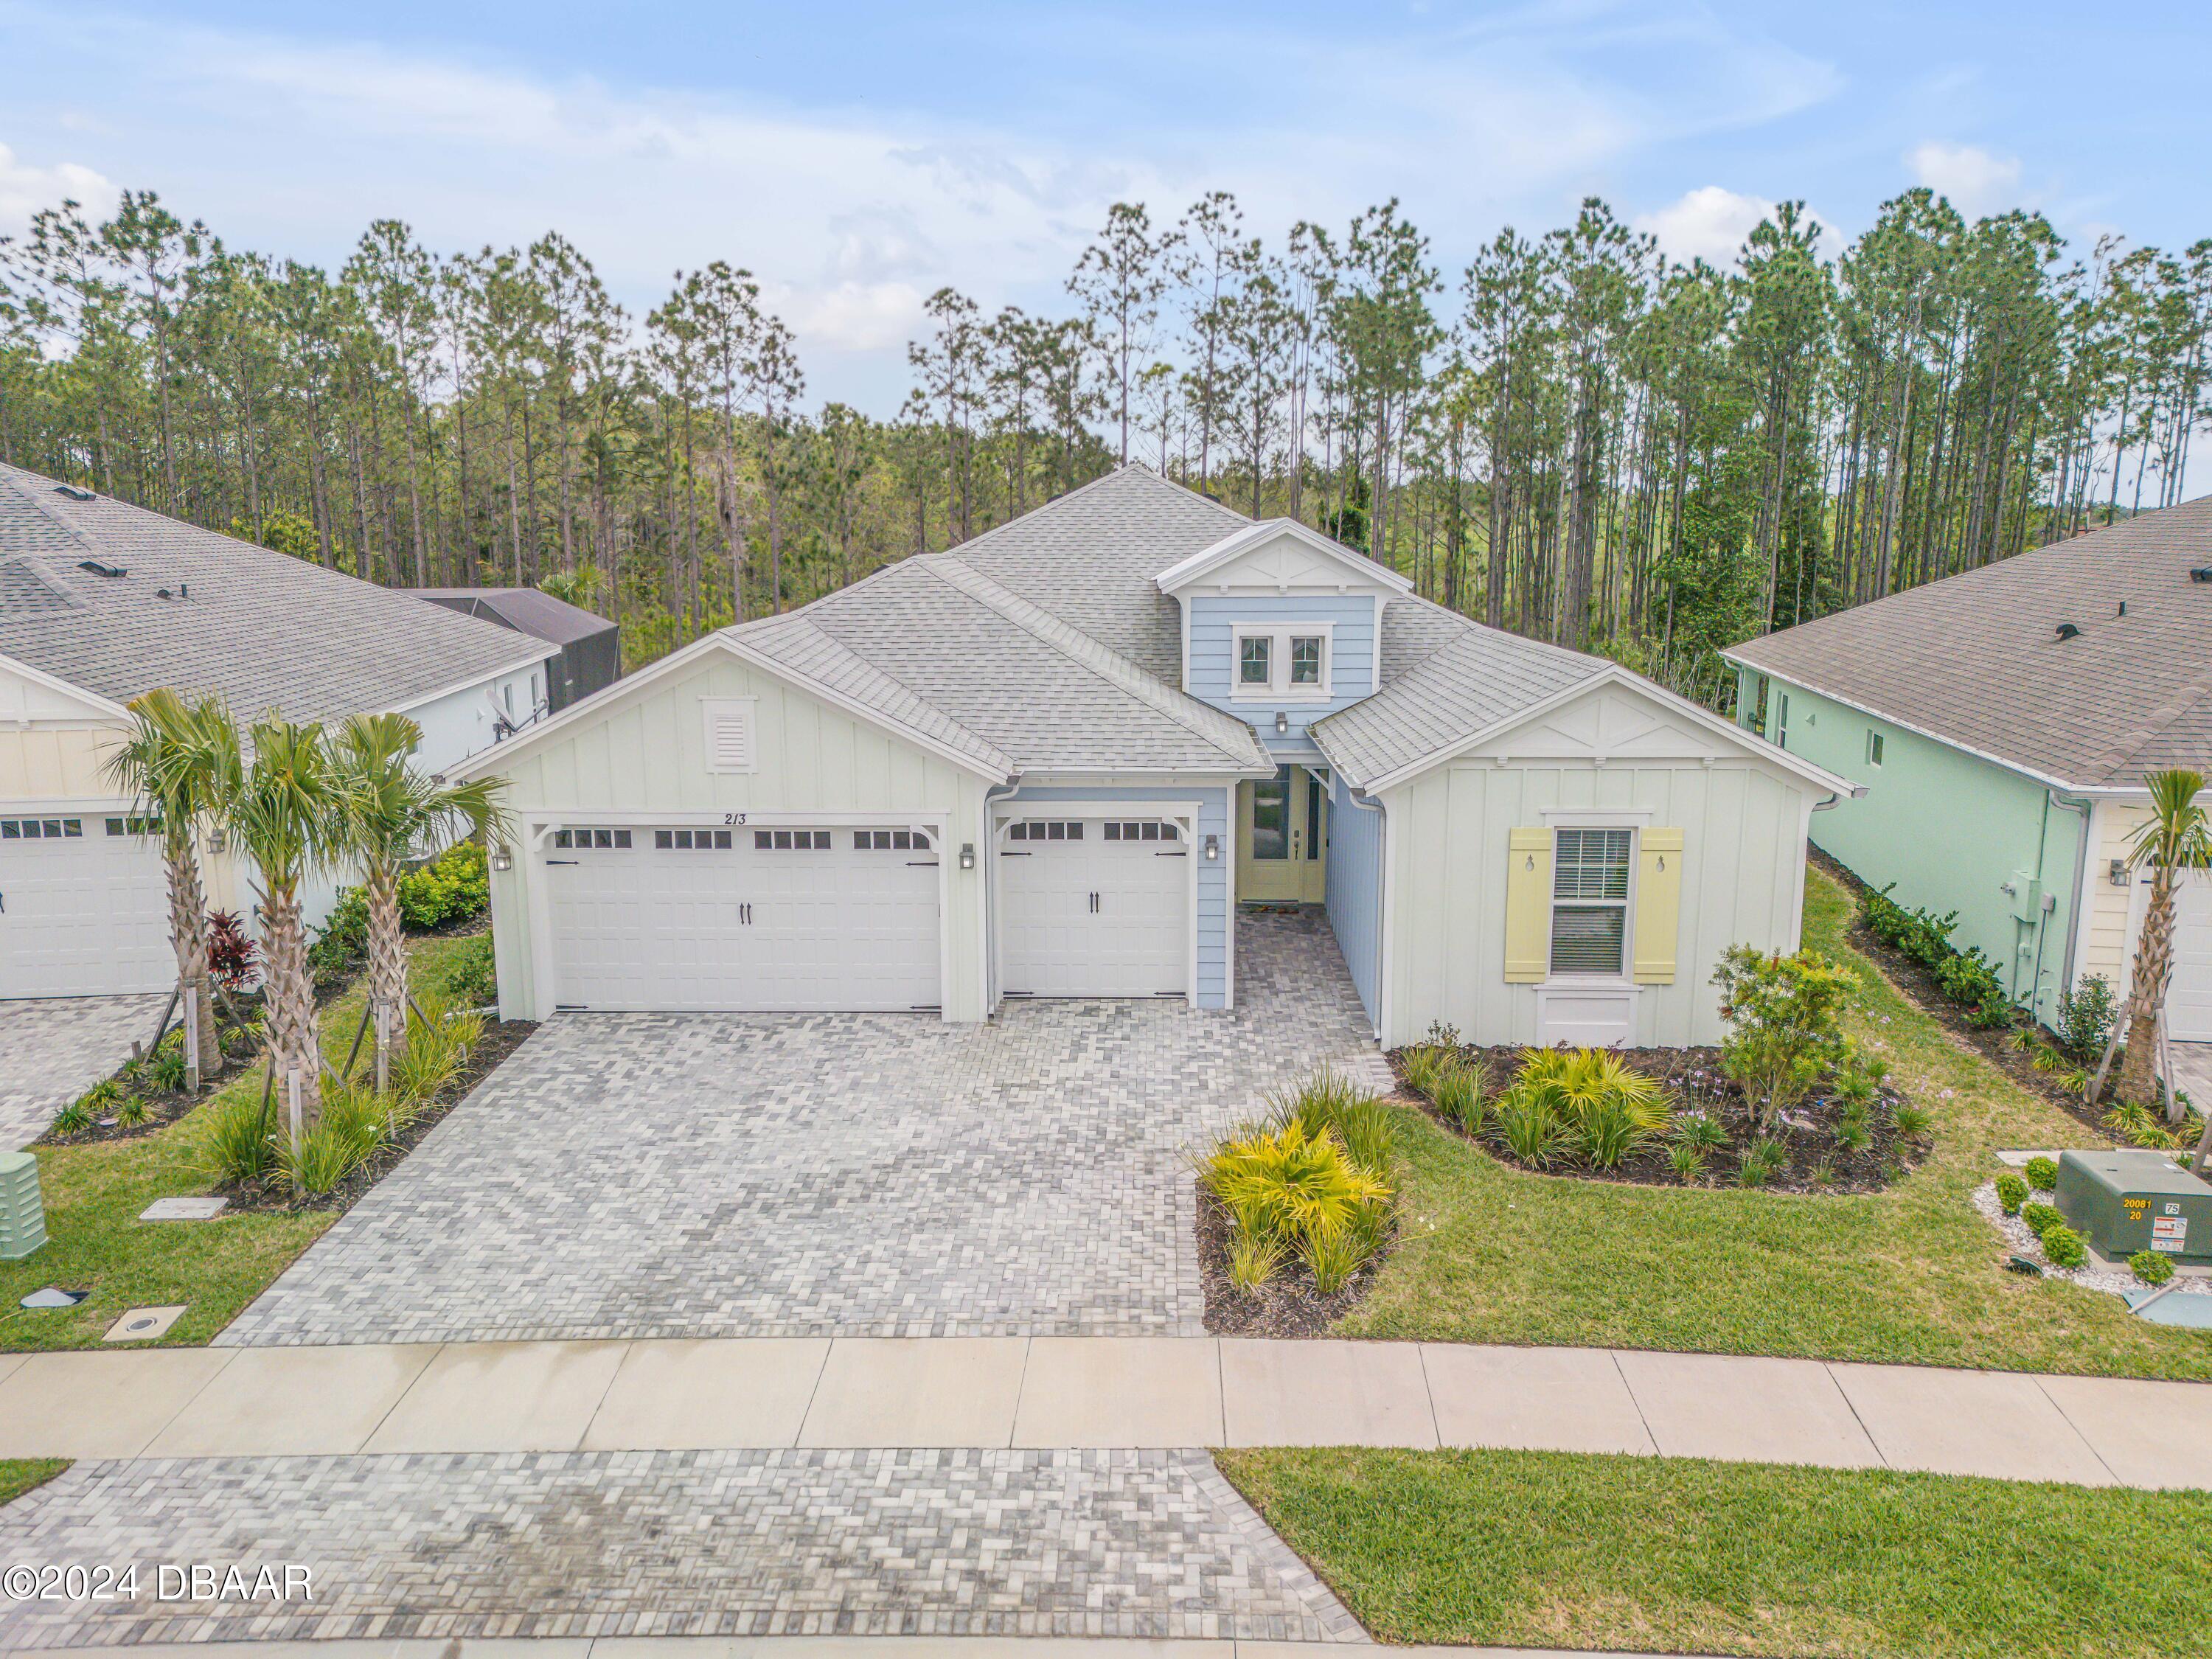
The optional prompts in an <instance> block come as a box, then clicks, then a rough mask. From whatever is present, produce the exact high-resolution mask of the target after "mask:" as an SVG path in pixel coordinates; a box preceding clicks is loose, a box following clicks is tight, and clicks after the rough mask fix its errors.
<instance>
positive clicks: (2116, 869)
mask: <svg viewBox="0 0 2212 1659" xmlns="http://www.w3.org/2000/svg"><path fill="white" fill-rule="evenodd" d="M2127 884H2128V861H2127V860H2125V859H2114V860H2112V885H2113V886H2115V887H2124V886H2126V885H2127Z"/></svg>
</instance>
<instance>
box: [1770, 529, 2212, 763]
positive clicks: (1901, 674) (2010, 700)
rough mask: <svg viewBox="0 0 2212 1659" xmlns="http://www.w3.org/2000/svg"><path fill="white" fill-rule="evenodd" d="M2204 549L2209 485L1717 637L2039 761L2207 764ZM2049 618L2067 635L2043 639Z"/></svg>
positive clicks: (1903, 717) (1822, 682)
mask: <svg viewBox="0 0 2212 1659" xmlns="http://www.w3.org/2000/svg"><path fill="white" fill-rule="evenodd" d="M2206 565H2212V496H2207V497H2204V498H2203V499H2201V500H2198V501H2186V502H2184V503H2183V504H2181V505H2180V506H2179V507H2167V508H2166V509H2164V510H2163V511H2161V512H2156V513H2143V514H2142V515H2140V516H2139V517H2136V518H2133V519H2130V520H2127V521H2126V522H2124V523H2122V524H2118V525H2114V526H2112V527H2111V528H2109V529H2106V530H2098V531H2093V532H2090V533H2089V534H2087V535H2086V536H2077V537H2075V538H2073V539H2071V540H2069V541H2063V542H2056V543H2053V544H2051V545H2050V546H2047V547H2041V548H2037V549H2035V550H2033V551H2030V552H2026V553H2021V554H2016V555H2015V556H2013V557H2011V558H2008V559H2002V560H1999V561H1998V562H1996V563H1994V564H1990V565H1985V566H1984V567H1982V568H1979V569H1977V570H1969V571H1966V572H1964V573H1962V574H1959V575H1956V576H1950V577H1947V578H1945V579H1944V580H1941V581H1934V582H1929V583H1927V584H1925V585H1924V586H1919V587H1915V588H1910V589H1907V590H1906V591H1905V592H1902V593H1894V594H1892V595H1890V596H1889V597H1888V598H1887V599H1876V600H1875V601H1874V602H1873V603H1871V604H1869V605H1859V606H1857V607H1856V608H1854V609H1852V610H1850V611H1838V612H1837V613H1836V614H1835V615H1833V616H1830V617H1820V619H1819V620H1818V621H1815V622H1809V623H1803V624H1802V625H1801V626H1799V627H1796V628H1791V629H1784V631H1783V632H1781V633H1779V634H1769V635H1765V636H1764V637H1763V638H1759V639H1754V640H1747V641H1744V642H1743V643H1742V644H1741V645H1738V646H1735V647H1731V648H1730V650H1729V653H1728V654H1729V656H1730V657H1731V658H1733V659H1735V660H1736V661H1738V662H1741V663H1744V664H1747V665H1750V666H1751V667H1753V668H1756V669H1759V670H1761V671H1765V672H1767V673H1771V674H1772V675H1774V676H1775V677H1776V678H1779V679H1783V680H1786V681H1789V682H1790V683H1791V684H1797V685H1802V686H1804V687H1806V688H1807V689H1808V690H1814V691H1819V692H1823V693H1826V694H1827V695H1828V696H1833V697H1836V698H1838V699H1839V700H1841V701H1843V702H1849V703H1851V704H1854V705H1856V706H1857V707H1859V708H1864V709H1867V710H1868V711H1869V712H1871V713H1872V714H1875V715H1877V716H1880V717H1883V718H1886V719H1888V720H1893V721H1895V722H1897V723H1898V724H1899V725H1900V726H1909V727H1911V728H1914V729H1916V730H1918V731H1921V732H1927V733H1929V734H1930V735H1932V736H1934V737H1936V738H1942V739H1943V740H1945V741H1947V742H1949V743H1952V744H1957V745H1959V746H1960V747H1961V748H1965V749H1969V750H1974V751H1976V752H1978V753H1980V754H1983V755H1986V756H1989V757H1992V758H1994V759H1996V760H1998V761H2001V762H2003V763H2007V764H2009V765H2014V766H2017V767H2020V768H2021V769H2024V770H2027V771H2028V772H2031V773H2033V774H2035V775H2039V776H2040V777H2043V778H2046V779H2049V780H2052V781H2057V782H2059V783H2062V784H2067V785H2070V786H2072V787H2077V788H2125V787H2133V786H2136V785H2139V784H2140V783H2141V782H2142V778H2143V775H2144V774H2145V773H2147V772H2150V771H2154V770H2158V769H2161V768H2166V767H2173V766H2188V767H2192V768H2195V769H2198V770H2201V771H2202V770H2212V648H2208V647H2212V582H2197V581H2192V580H2190V575H2189V573H2190V571H2191V569H2192V568H2197V567H2199V566H2206ZM2123 601H2124V602H2125V604H2126V606H2127V610H2126V614H2125V615H2122V614H2121V612H2120V606H2121V604H2122V602H2123ZM2060 623H2073V624H2074V625H2075V627H2076V628H2078V629H2080V630H2081V633H2080V635H2079V636H2078V637H2076V638H2074V639H2070V640H2062V639H2060V638H2059V637H2058V626H2059V624H2060Z"/></svg>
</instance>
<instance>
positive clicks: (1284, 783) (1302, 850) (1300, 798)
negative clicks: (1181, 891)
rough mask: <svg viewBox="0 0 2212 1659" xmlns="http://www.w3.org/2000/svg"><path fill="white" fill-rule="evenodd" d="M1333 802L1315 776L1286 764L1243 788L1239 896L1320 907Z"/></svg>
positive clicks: (1239, 805) (1239, 808)
mask: <svg viewBox="0 0 2212 1659" xmlns="http://www.w3.org/2000/svg"><path fill="white" fill-rule="evenodd" d="M1327 848H1328V795H1327V793H1326V792H1325V791H1324V790H1323V789H1322V785H1321V783H1320V781H1319V780H1317V779H1316V777H1315V776H1314V775H1313V774H1312V773H1310V772H1309V771H1307V770H1306V769H1304V767H1302V766H1285V767H1281V768H1279V769H1277V771H1276V773H1275V775H1274V776H1273V777H1272V778H1261V779H1258V780H1255V781H1252V782H1249V783H1243V784H1239V785H1238V786H1237V897H1238V898H1239V899H1244V900H1251V901H1254V902H1261V903H1277V904H1318V903H1320V902H1321V901H1322V895H1323V893H1324V891H1325V890H1326V887H1325V878H1326V872H1327V868H1328V866H1327V864H1326V862H1325V860H1324V858H1323V854H1324V852H1325V851H1326V849H1327Z"/></svg>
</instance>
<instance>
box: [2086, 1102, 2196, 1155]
mask: <svg viewBox="0 0 2212 1659" xmlns="http://www.w3.org/2000/svg"><path fill="white" fill-rule="evenodd" d="M2104 1121H2105V1127H2106V1128H2107V1129H2110V1130H2111V1131H2112V1133H2113V1134H2114V1135H2115V1136H2116V1137H2118V1139H2122V1140H2124V1141H2126V1142H2127V1143H2128V1145H2129V1146H2136V1147H2140V1148H2142V1150H2144V1151H2146V1152H2172V1150H2173V1149H2174V1148H2175V1147H2176V1146H2179V1145H2181V1144H2182V1139H2183V1138H2182V1137H2180V1136H2179V1135H2176V1134H2175V1133H2173V1132H2172V1130H2171V1129H2169V1128H2167V1127H2166V1121H2165V1120H2164V1119H2163V1118H2161V1117H2160V1115H2158V1114H2157V1113H2155V1112H2154V1111H2152V1110H2151V1109H2150V1108H2149V1107H2148V1106H2144V1105H2142V1104H2140V1103H2137V1102H2135V1101H2132V1100H2130V1101H2126V1102H2124V1103H2121V1104H2120V1105H2118V1106H2115V1107H2113V1108H2112V1110H2110V1111H2109V1112H2106V1114H2105V1119H2104ZM2189 1139H2191V1140H2192V1141H2193V1140H2194V1139H2195V1137H2194V1136H2191V1137H2189Z"/></svg>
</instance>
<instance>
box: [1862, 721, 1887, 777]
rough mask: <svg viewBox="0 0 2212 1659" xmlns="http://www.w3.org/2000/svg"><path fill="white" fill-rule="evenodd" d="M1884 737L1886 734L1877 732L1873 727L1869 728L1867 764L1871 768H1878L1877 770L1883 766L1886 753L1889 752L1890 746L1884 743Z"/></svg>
mask: <svg viewBox="0 0 2212 1659" xmlns="http://www.w3.org/2000/svg"><path fill="white" fill-rule="evenodd" d="M1884 735H1885V734H1884V733H1882V732H1877V731H1875V728H1874V727H1872V726H1869V727H1867V743H1866V763H1867V764H1868V765H1869V766H1871V767H1875V768H1876V769H1880V767H1881V763H1882V756H1883V753H1884V751H1885V750H1887V748H1888V746H1889V745H1888V744H1885V743H1884V742H1883V741H1882V738H1883V736H1884Z"/></svg>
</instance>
